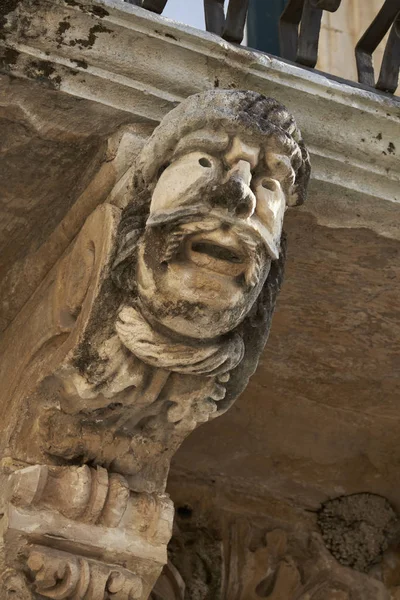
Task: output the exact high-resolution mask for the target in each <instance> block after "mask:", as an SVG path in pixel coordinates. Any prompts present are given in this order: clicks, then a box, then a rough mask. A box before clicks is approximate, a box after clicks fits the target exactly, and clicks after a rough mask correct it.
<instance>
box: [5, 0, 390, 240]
mask: <svg viewBox="0 0 400 600" xmlns="http://www.w3.org/2000/svg"><path fill="white" fill-rule="evenodd" d="M19 7H23V10H24V19H23V20H21V19H19V18H18V11H19V10H21V8H17V10H16V11H15V12H14V13H9V14H8V15H6V18H7V25H6V28H5V31H6V36H5V43H6V46H7V48H8V52H6V53H5V58H4V60H3V63H4V68H5V70H6V71H9V72H10V73H12V74H13V75H14V76H17V77H25V78H26V77H28V78H29V79H37V80H39V81H41V82H46V83H47V84H48V85H51V86H53V87H55V88H57V89H60V90H61V91H63V92H66V93H68V94H71V95H73V96H77V97H80V98H86V99H89V100H93V101H96V102H100V103H102V104H105V105H107V106H112V107H114V108H116V109H119V110H122V111H126V112H129V113H131V114H133V115H134V116H135V117H136V118H137V119H139V120H146V121H150V122H153V123H154V125H155V124H157V123H158V121H159V120H160V119H161V118H162V117H163V116H164V115H165V114H166V113H167V112H168V111H169V110H170V109H171V108H172V107H173V106H174V105H176V104H177V103H179V102H180V101H181V100H182V99H183V98H185V97H187V96H189V95H191V94H193V93H196V92H200V91H203V90H205V89H210V88H213V87H216V86H219V87H221V88H229V87H232V88H238V89H253V90H255V91H258V92H261V93H264V94H266V95H271V96H273V97H275V98H278V99H279V100H280V101H282V102H283V103H284V104H285V105H286V106H287V107H288V108H289V110H291V111H292V112H293V113H294V114H295V116H296V119H297V122H298V123H299V125H300V127H301V129H302V131H303V132H304V137H305V139H306V141H307V143H308V146H309V147H310V150H311V156H312V165H313V179H314V181H316V182H320V183H321V184H323V185H325V186H326V185H328V186H329V187H330V188H332V191H333V190H336V191H337V193H345V194H346V195H347V197H349V196H350V197H352V196H353V195H355V194H356V195H358V194H359V193H361V194H363V195H365V196H370V197H371V198H381V199H384V200H387V201H389V202H397V201H398V200H399V193H398V189H399V176H398V168H397V157H396V128H397V127H398V124H399V101H398V98H396V97H393V96H389V95H385V94H378V93H376V92H374V91H369V90H368V89H363V88H360V87H356V86H353V85H348V84H345V83H342V82H340V81H337V80H334V79H331V78H328V77H327V76H324V75H323V74H321V73H318V72H315V71H311V70H306V69H303V68H300V67H298V66H296V65H294V64H290V63H286V62H283V61H280V60H278V59H275V58H273V57H270V56H267V55H265V54H262V53H260V52H256V51H251V50H248V49H245V48H243V47H237V46H235V45H233V44H230V43H228V42H225V41H224V40H222V39H220V38H218V37H217V36H215V35H212V34H209V33H205V32H201V31H198V30H195V29H193V28H191V27H187V26H185V25H182V24H179V23H175V22H172V21H170V20H169V19H166V18H163V17H158V16H157V15H154V14H152V13H150V12H148V11H145V10H142V9H140V8H137V7H135V6H132V5H130V4H127V3H123V2H120V1H117V0H103V1H100V0H96V1H94V2H93V1H88V0H82V1H80V2H76V1H74V2H72V1H71V0H67V1H64V0H53V1H52V2H48V1H47V0H38V1H35V2H32V1H31V0H23V2H21V3H20V4H19ZM29 15H30V16H29ZM332 186H333V187H332ZM313 189H314V186H312V190H311V191H313ZM381 233H384V234H385V235H388V236H389V237H392V235H394V233H391V232H390V231H389V230H386V231H385V232H381Z"/></svg>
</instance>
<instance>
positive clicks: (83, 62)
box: [72, 58, 88, 74]
mask: <svg viewBox="0 0 400 600" xmlns="http://www.w3.org/2000/svg"><path fill="white" fill-rule="evenodd" d="M72 60H73V62H74V63H75V64H76V66H77V67H80V68H81V69H87V68H88V64H87V62H86V60H79V59H77V58H73V59H72ZM77 73H79V71H76V74H77Z"/></svg>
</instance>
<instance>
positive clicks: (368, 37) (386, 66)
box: [356, 0, 400, 89]
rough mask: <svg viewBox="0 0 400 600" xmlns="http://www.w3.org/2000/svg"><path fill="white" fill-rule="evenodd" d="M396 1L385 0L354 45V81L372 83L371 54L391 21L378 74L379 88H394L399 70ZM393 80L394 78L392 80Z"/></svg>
mask: <svg viewBox="0 0 400 600" xmlns="http://www.w3.org/2000/svg"><path fill="white" fill-rule="evenodd" d="M399 12H400V0H386V1H385V3H384V5H383V6H382V8H381V10H380V11H379V13H378V14H377V15H376V17H375V19H374V20H373V21H372V23H371V25H370V26H369V27H368V29H367V30H366V32H365V33H364V35H363V36H362V37H361V39H360V40H359V42H358V43H357V45H356V62H357V71H358V81H359V82H360V83H364V84H366V85H370V86H371V87H374V86H375V73H374V66H373V60H372V54H373V53H374V52H375V50H376V48H377V47H378V46H379V44H380V42H381V41H382V40H383V38H384V37H385V35H386V33H387V32H388V31H389V28H390V26H391V25H392V24H393V23H394V25H393V28H392V32H391V34H390V36H389V41H388V45H387V47H386V50H387V51H385V56H384V59H383V64H382V69H381V73H380V77H379V81H378V84H379V86H380V87H379V89H385V88H387V89H391V88H393V85H394V86H395V87H394V89H396V87H397V78H398V73H399V42H398V39H399V20H398V13H399ZM393 79H396V82H395V83H394V81H393Z"/></svg>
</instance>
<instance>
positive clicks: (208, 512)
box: [154, 477, 400, 600]
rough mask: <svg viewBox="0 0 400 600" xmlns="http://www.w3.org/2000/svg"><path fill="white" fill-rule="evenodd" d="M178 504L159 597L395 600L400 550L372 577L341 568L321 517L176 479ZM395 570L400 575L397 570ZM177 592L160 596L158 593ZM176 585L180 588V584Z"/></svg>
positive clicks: (173, 482)
mask: <svg viewBox="0 0 400 600" xmlns="http://www.w3.org/2000/svg"><path fill="white" fill-rule="evenodd" d="M169 489H170V492H171V495H172V497H173V498H174V501H175V504H176V506H177V510H176V517H175V525H174V533H173V537H172V540H171V542H170V545H169V553H170V563H171V564H172V565H173V567H174V570H171V568H170V567H169V568H167V569H166V570H165V572H164V573H163V574H162V576H161V577H160V579H159V581H158V583H157V586H156V588H155V591H154V598H155V600H159V598H163V600H164V599H165V600H192V599H193V598H195V599H196V600H211V599H215V600H258V599H259V598H269V600H389V598H390V599H393V598H397V597H398V596H397V594H398V593H399V591H400V588H399V586H398V583H397V582H396V581H395V580H394V578H392V579H391V577H393V572H394V571H395V567H394V566H393V565H395V564H398V562H397V563H396V560H397V561H398V550H397V549H396V547H394V548H393V549H392V550H391V551H390V552H389V551H388V552H387V553H385V555H384V556H383V560H382V562H381V563H380V564H379V565H377V566H376V567H374V570H372V571H369V573H368V576H367V575H366V574H363V573H360V572H358V571H356V570H354V569H350V568H348V567H346V566H341V565H340V564H339V563H338V562H337V561H336V560H335V559H334V558H333V557H332V555H331V554H330V553H329V551H328V550H327V549H326V547H325V545H324V542H323V540H322V538H321V535H320V534H319V533H318V532H317V522H316V521H317V515H316V514H315V513H311V512H303V511H301V510H298V509H296V508H294V507H292V506H290V504H288V503H285V501H280V502H279V501H277V500H276V499H275V498H273V497H271V496H268V495H267V494H264V496H263V497H257V496H254V495H249V490H245V489H242V490H240V489H236V490H235V489H233V488H232V487H231V488H229V487H227V486H226V485H223V484H221V483H218V482H217V481H216V482H215V483H214V485H212V486H210V485H209V484H207V483H206V482H199V480H197V481H194V480H187V481H186V485H185V486H184V487H183V486H182V485H181V480H180V479H175V477H172V478H171V480H170V484H169ZM391 569H393V570H392V574H391ZM167 582H168V584H169V588H168V590H169V593H168V594H166V595H165V596H164V597H163V596H157V593H158V592H157V590H160V591H161V590H163V589H164V590H165V589H166V583H167ZM173 582H175V586H174V584H173Z"/></svg>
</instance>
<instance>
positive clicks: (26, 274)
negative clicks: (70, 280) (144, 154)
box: [0, 76, 152, 330]
mask: <svg viewBox="0 0 400 600" xmlns="http://www.w3.org/2000/svg"><path fill="white" fill-rule="evenodd" d="M0 80H1V91H0V128H1V141H0V144H1V146H0V179H1V196H0V253H1V259H0V282H1V283H0V306H1V316H0V329H1V330H2V329H4V328H5V327H6V326H7V325H8V324H9V323H10V321H11V320H12V319H13V318H14V317H15V315H16V314H17V312H18V310H20V308H21V307H22V306H23V305H24V304H25V302H26V301H27V300H28V298H29V297H30V295H31V294H32V293H33V292H34V291H35V289H36V288H37V286H38V285H39V284H40V283H41V281H42V280H43V278H44V277H45V275H46V274H47V273H48V271H49V270H50V268H51V267H52V266H53V265H54V263H55V262H56V261H57V260H58V259H59V258H60V256H61V255H62V253H63V252H64V251H65V249H66V248H67V246H68V244H69V243H70V242H71V240H72V239H73V238H74V237H75V235H76V234H77V233H78V231H79V229H80V228H81V227H82V223H83V221H84V219H85V218H86V217H88V216H89V215H90V213H91V212H92V211H93V210H94V209H95V208H96V206H97V205H98V204H100V203H101V202H104V201H105V200H106V198H107V197H108V196H109V194H110V192H111V191H112V189H113V187H114V185H115V184H116V183H117V182H118V181H119V180H120V179H121V177H122V176H123V174H124V173H125V171H126V170H127V169H128V168H129V167H130V166H131V164H132V160H133V157H134V155H135V154H136V153H137V151H138V148H140V144H141V142H142V140H143V139H145V136H147V135H149V134H150V133H151V131H152V127H150V129H149V127H148V126H145V125H143V124H142V125H140V124H138V123H137V124H136V125H131V124H133V123H135V121H136V120H137V119H135V118H134V117H132V115H129V114H126V113H123V112H122V111H115V110H112V109H110V108H108V107H106V106H104V105H101V104H95V103H92V102H88V101H85V100H82V99H81V98H73V97H70V96H65V95H60V94H56V93H55V92H54V91H51V90H48V89H43V87H39V86H37V85H36V86H35V85H33V86H32V85H26V84H24V83H23V82H22V81H18V80H13V79H9V78H8V77H5V76H0Z"/></svg>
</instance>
